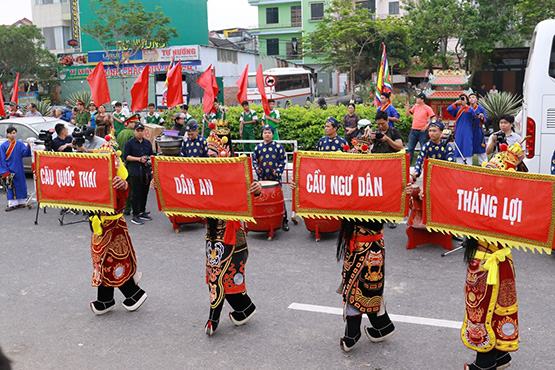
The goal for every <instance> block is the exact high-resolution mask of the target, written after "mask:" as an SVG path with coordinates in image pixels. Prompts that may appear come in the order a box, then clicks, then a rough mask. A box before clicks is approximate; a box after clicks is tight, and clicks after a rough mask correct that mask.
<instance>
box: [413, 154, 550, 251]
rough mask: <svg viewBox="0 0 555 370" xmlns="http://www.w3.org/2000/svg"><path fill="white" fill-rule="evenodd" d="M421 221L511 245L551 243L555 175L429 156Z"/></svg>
mask: <svg viewBox="0 0 555 370" xmlns="http://www.w3.org/2000/svg"><path fill="white" fill-rule="evenodd" d="M424 194H425V199H424V200H425V201H424V210H423V213H424V224H426V227H428V229H430V230H437V231H443V232H449V233H451V234H456V235H461V236H464V235H468V236H473V237H476V238H478V239H483V240H487V241H491V242H496V241H497V242H500V243H502V244H505V245H508V246H513V247H528V248H532V249H535V250H540V251H541V250H542V249H543V250H545V251H550V250H551V249H552V248H553V247H555V241H554V234H555V176H550V175H539V174H531V173H522V172H509V171H500V170H493V169H486V168H481V167H473V166H466V165H462V164H456V163H450V162H445V161H438V160H433V159H430V160H428V161H427V163H426V164H425V170H424Z"/></svg>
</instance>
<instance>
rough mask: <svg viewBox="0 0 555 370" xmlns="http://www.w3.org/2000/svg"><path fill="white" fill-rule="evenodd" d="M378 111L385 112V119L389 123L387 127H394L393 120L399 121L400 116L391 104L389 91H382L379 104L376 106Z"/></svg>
mask: <svg viewBox="0 0 555 370" xmlns="http://www.w3.org/2000/svg"><path fill="white" fill-rule="evenodd" d="M378 112H385V113H387V117H388V118H387V121H388V123H389V127H395V122H398V121H399V118H400V117H401V116H400V115H399V112H397V109H395V107H394V106H393V104H391V93H388V92H384V93H382V95H381V96H380V106H379V107H378Z"/></svg>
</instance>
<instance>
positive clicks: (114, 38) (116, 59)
mask: <svg viewBox="0 0 555 370" xmlns="http://www.w3.org/2000/svg"><path fill="white" fill-rule="evenodd" d="M118 9H125V12H124V13H122V12H120V11H117V10H118ZM93 11H94V13H95V14H96V18H95V20H94V21H93V22H91V23H90V24H88V25H86V26H84V27H83V28H82V29H83V31H84V32H85V33H88V34H89V35H91V36H92V37H93V38H95V39H96V40H97V41H98V42H99V43H100V45H101V47H102V49H103V50H104V51H105V52H106V55H107V56H108V58H109V60H110V62H112V63H113V64H114V66H115V67H116V71H117V74H118V76H119V77H120V78H121V84H122V91H124V92H125V90H126V89H125V79H124V76H123V75H122V73H121V65H122V64H123V63H125V62H127V61H128V60H129V59H130V58H132V57H133V56H134V55H135V54H137V53H138V52H139V50H142V49H147V48H149V47H152V46H153V45H154V46H157V45H166V44H167V42H168V40H169V39H170V38H172V37H176V36H177V31H176V30H175V28H173V27H170V26H168V23H169V22H170V18H169V17H167V16H166V15H165V14H164V12H163V11H162V10H161V9H160V8H159V7H157V8H156V9H155V10H154V11H152V12H150V11H146V10H145V8H144V6H143V3H142V2H139V1H135V0H130V1H129V2H126V3H125V4H124V3H122V2H121V1H120V0H97V1H96V2H94V6H93Z"/></svg>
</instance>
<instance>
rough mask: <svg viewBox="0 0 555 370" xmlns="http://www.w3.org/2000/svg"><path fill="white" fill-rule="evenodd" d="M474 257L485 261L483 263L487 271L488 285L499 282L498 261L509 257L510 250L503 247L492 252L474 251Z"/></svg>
mask: <svg viewBox="0 0 555 370" xmlns="http://www.w3.org/2000/svg"><path fill="white" fill-rule="evenodd" d="M474 257H475V258H476V259H479V260H485V261H486V262H485V263H484V270H486V271H488V280H487V283H488V285H497V284H499V262H503V261H505V259H506V258H507V257H509V258H510V257H511V250H510V249H509V248H503V249H500V250H498V251H496V252H494V253H486V252H482V251H476V255H475V256H474Z"/></svg>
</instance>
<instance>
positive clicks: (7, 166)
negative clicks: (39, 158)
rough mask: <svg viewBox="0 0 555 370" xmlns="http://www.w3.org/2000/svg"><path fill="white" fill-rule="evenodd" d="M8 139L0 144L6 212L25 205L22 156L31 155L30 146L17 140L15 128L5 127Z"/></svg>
mask: <svg viewBox="0 0 555 370" xmlns="http://www.w3.org/2000/svg"><path fill="white" fill-rule="evenodd" d="M6 136H7V137H8V141H5V142H3V143H2V145H0V179H1V180H2V182H4V183H6V184H7V186H6V188H7V190H8V191H7V195H8V206H7V207H6V212H9V211H13V210H14V209H17V208H22V207H25V202H26V200H27V182H26V180H25V169H24V167H23V158H24V157H30V156H31V147H30V146H29V145H25V144H23V143H22V142H21V141H17V140H16V137H17V129H16V128H15V127H13V126H10V127H8V128H7V129H6Z"/></svg>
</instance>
